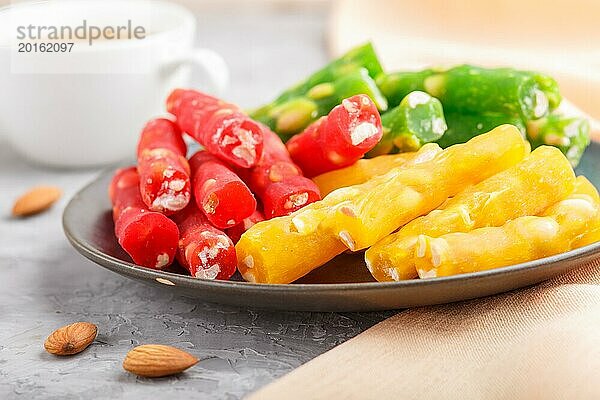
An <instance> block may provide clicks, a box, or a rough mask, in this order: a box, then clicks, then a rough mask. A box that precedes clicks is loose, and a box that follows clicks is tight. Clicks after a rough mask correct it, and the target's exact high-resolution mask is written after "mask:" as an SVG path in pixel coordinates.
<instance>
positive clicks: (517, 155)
mask: <svg viewBox="0 0 600 400" xmlns="http://www.w3.org/2000/svg"><path fill="white" fill-rule="evenodd" d="M527 150H528V147H527V146H526V144H525V141H524V140H523V138H522V137H521V134H520V132H519V130H518V129H517V128H515V127H514V126H512V125H502V126H499V127H497V128H495V129H493V130H492V131H490V132H488V133H486V134H483V135H480V136H476V137H475V138H473V139H471V140H470V141H468V142H467V143H465V144H459V145H454V146H451V147H449V148H447V149H446V150H444V151H442V152H440V153H439V154H437V155H436V156H435V157H434V158H433V159H432V160H430V161H427V162H424V163H422V164H419V165H417V166H415V167H412V168H402V167H400V168H396V169H394V170H392V171H391V172H389V173H387V174H385V175H380V176H376V177H374V178H372V179H371V180H369V181H367V182H365V183H363V184H362V185H357V186H352V187H353V188H357V189H358V190H359V191H360V192H361V195H360V196H357V197H355V198H353V199H351V200H348V201H343V202H340V203H339V204H337V205H336V206H335V207H333V208H332V209H330V210H329V211H328V216H327V218H325V219H324V220H323V222H322V224H321V225H322V228H323V229H324V230H327V231H329V232H333V233H334V235H336V236H337V237H339V238H340V240H341V241H342V242H343V243H344V244H345V245H346V246H347V247H348V248H349V249H350V250H352V251H357V250H361V249H365V248H367V247H369V246H372V245H373V244H375V243H376V242H378V241H379V240H381V239H382V238H384V237H385V236H387V235H389V234H390V233H392V232H394V231H395V230H396V229H398V228H399V227H401V226H402V225H405V224H406V223H408V222H410V221H412V220H413V219H415V218H416V217H418V216H420V215H423V214H426V213H428V212H429V211H431V210H433V209H435V208H437V207H439V206H440V205H441V204H442V203H443V202H444V201H445V200H446V199H447V198H448V197H452V196H455V195H456V194H457V193H459V192H460V191H462V190H463V189H465V188H466V187H468V186H470V185H474V184H476V183H479V182H481V181H482V180H484V179H486V178H489V177H490V176H492V175H495V174H496V173H498V172H500V171H503V170H505V169H506V168H509V167H511V166H513V165H515V164H517V163H519V162H520V161H521V160H522V159H523V158H524V157H525V156H526V155H527ZM334 193H335V192H334Z"/></svg>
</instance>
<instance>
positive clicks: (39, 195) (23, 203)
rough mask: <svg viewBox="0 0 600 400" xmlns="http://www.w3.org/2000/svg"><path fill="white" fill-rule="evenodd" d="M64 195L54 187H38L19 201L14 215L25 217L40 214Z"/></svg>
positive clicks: (14, 207)
mask: <svg viewBox="0 0 600 400" xmlns="http://www.w3.org/2000/svg"><path fill="white" fill-rule="evenodd" d="M61 195H62V191H61V190H60V189H59V188H57V187H54V186H37V187H35V188H33V189H31V190H29V191H28V192H27V193H25V194H24V195H22V196H21V197H19V198H18V199H17V201H16V202H15V204H14V205H13V209H12V214H13V216H15V217H25V216H28V215H33V214H37V213H40V212H42V211H45V210H47V209H48V208H50V207H51V206H52V205H53V204H54V203H55V202H56V201H57V200H58V199H60V196H61Z"/></svg>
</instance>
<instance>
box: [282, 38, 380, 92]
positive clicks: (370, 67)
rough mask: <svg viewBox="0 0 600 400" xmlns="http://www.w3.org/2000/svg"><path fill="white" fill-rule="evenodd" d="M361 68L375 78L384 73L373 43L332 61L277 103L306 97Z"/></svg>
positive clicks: (289, 90) (352, 50)
mask: <svg viewBox="0 0 600 400" xmlns="http://www.w3.org/2000/svg"><path fill="white" fill-rule="evenodd" d="M360 68H365V69H366V70H367V71H368V74H369V75H370V76H371V77H373V78H374V77H376V76H378V75H380V74H381V73H382V72H383V68H382V67H381V64H380V63H379V58H378V57H377V54H375V50H374V49H373V45H372V44H371V43H366V44H364V45H362V46H358V47H355V48H353V49H351V50H350V51H348V52H347V53H346V54H344V55H342V56H341V57H340V58H338V59H336V60H333V61H331V62H330V63H329V64H327V65H326V66H325V67H323V68H321V69H320V70H318V71H317V72H315V73H313V74H312V75H311V76H309V77H308V78H307V79H306V80H305V81H303V82H300V83H299V84H297V85H296V86H294V87H293V88H291V89H288V90H286V91H285V92H283V93H282V94H280V95H279V97H277V99H276V101H283V100H287V99H289V98H291V97H297V96H301V95H304V94H306V93H308V91H309V90H311V89H312V88H313V87H314V86H316V85H318V84H321V83H326V82H332V81H335V80H337V79H339V78H341V77H343V76H344V75H346V74H348V73H351V72H354V71H356V70H357V69H360Z"/></svg>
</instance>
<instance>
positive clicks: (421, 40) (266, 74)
mask: <svg viewBox="0 0 600 400" xmlns="http://www.w3.org/2000/svg"><path fill="white" fill-rule="evenodd" d="M13 2H15V1H13ZM173 2H175V3H179V4H182V5H184V6H185V7H187V8H189V9H190V10H192V11H193V12H194V14H195V15H196V16H197V19H198V32H197V42H198V45H200V46H207V47H210V48H212V49H214V50H216V51H217V52H219V53H220V54H222V55H223V57H224V58H225V59H226V61H227V62H228V64H229V66H230V69H231V86H230V90H229V91H228V93H227V97H228V99H229V100H232V101H235V102H239V103H240V104H241V105H243V106H245V107H251V106H255V105H258V104H261V103H263V102H265V101H268V100H270V99H271V98H273V97H274V96H275V95H276V94H277V93H278V91H280V90H281V89H282V88H285V87H287V86H289V85H290V84H292V83H293V82H295V81H297V80H299V79H301V78H302V77H303V76H304V75H306V74H307V73H309V72H310V71H312V70H314V69H316V68H317V67H319V66H320V65H322V64H323V63H324V62H325V61H326V60H327V58H329V57H330V56H332V55H336V54H339V53H341V52H342V51H343V50H346V49H348V48H350V47H352V46H353V45H355V44H357V43H360V42H363V41H365V40H369V39H370V40H373V41H374V43H375V45H376V47H377V50H378V52H379V53H380V55H381V58H382V59H383V61H384V63H385V65H386V66H387V68H388V69H396V68H398V69H399V68H403V69H411V68H421V67H423V66H426V65H432V64H456V63H462V62H470V63H477V64H483V65H511V66H516V67H520V68H533V69H539V70H542V71H545V72H548V73H550V74H552V75H553V76H555V77H556V78H557V79H558V80H559V82H560V84H561V89H562V92H563V93H564V94H565V95H566V97H568V98H570V99H571V100H572V101H574V102H575V103H577V105H578V106H580V107H581V108H583V109H584V110H585V111H587V112H589V113H591V114H592V115H594V116H595V117H596V118H600V29H598V16H599V15H600V2H598V1H597V0H554V1H551V2H548V1H544V0H529V1H523V0H495V1H493V2H488V1H482V2H478V1H468V0H458V1H444V0H420V1H410V0H370V1H358V0H338V1H327V0H307V1H298V0H293V1H290V0H244V1H241V0H240V1H233V0H225V1H213V0H211V1H205V0H173ZM10 3H11V1H9V0H0V5H6V4H10ZM199 79H200V77H199V76H194V80H193V81H192V82H193V84H194V85H197V86H198V85H200V87H201V85H202V82H201V81H200V80H199Z"/></svg>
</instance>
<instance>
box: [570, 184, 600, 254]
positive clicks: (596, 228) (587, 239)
mask: <svg viewBox="0 0 600 400" xmlns="http://www.w3.org/2000/svg"><path fill="white" fill-rule="evenodd" d="M577 179H580V180H581V181H582V184H581V185H580V189H579V191H580V192H583V190H586V192H585V194H587V195H589V196H590V197H592V198H593V199H594V201H595V202H596V203H599V204H600V196H598V191H597V190H596V188H595V187H594V186H593V185H592V184H591V183H588V184H583V182H584V181H583V179H584V178H583V177H578V178H577ZM596 242H600V213H598V215H597V216H596V219H595V220H594V221H593V222H592V224H591V227H590V229H589V230H588V231H587V232H586V233H585V234H584V235H583V236H582V237H581V238H579V239H578V240H577V241H576V242H575V243H574V245H573V248H574V249H577V248H579V247H583V246H587V245H588V244H592V243H596Z"/></svg>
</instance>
